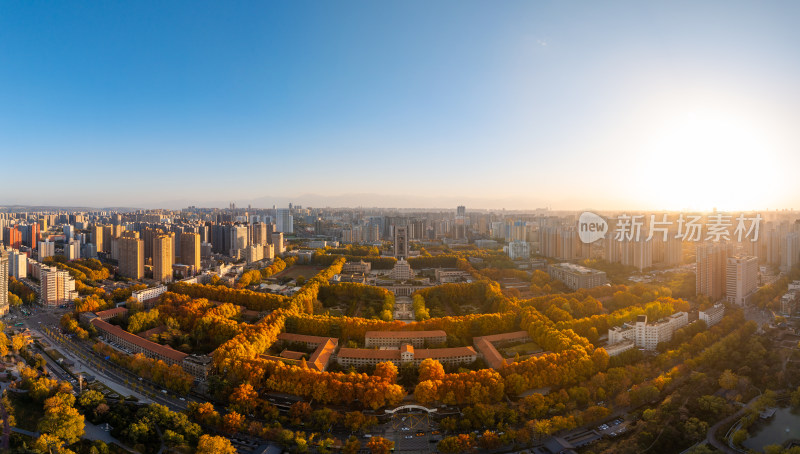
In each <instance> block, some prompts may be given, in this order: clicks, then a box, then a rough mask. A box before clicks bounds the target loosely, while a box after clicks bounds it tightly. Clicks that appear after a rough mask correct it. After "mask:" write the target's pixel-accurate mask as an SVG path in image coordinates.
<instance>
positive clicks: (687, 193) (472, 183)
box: [0, 2, 800, 210]
mask: <svg viewBox="0 0 800 454" xmlns="http://www.w3.org/2000/svg"><path fill="white" fill-rule="evenodd" d="M799 8H800V6H798V5H797V4H795V3H791V2H773V3H765V4H754V3H745V2H737V3H730V2H704V3H696V2H681V3H671V4H669V5H667V4H641V3H639V2H618V3H614V4H613V5H597V4H587V5H581V7H580V8H578V7H577V5H575V4H570V3H568V2H558V3H552V4H528V3H509V4H507V5H505V7H504V8H503V9H499V8H493V7H492V5H489V4H484V3H477V2H469V3H461V2H459V3H454V2H441V3H437V4H434V5H430V4H423V3H413V2H412V3H403V4H399V3H397V4H391V3H389V4H380V5H376V4H370V3H360V2H351V3H344V4H336V5H325V4H307V3H292V4H273V3H243V4H238V5H235V7H231V6H229V5H226V6H225V7H220V6H218V5H215V4H213V3H205V4H198V3H188V2H176V3H172V4H169V5H163V4H155V3H141V2H140V3H136V4H126V3H121V4H108V5H102V6H98V7H96V8H91V9H89V8H75V7H71V6H70V5H50V4H44V3H35V2H26V3H18V4H4V5H2V6H0V30H2V31H0V38H2V42H3V43H4V46H3V48H2V49H0V58H1V59H2V62H3V64H2V65H0V99H2V100H3V104H4V105H5V106H7V107H6V108H5V109H0V149H2V150H3V151H2V153H0V154H2V156H3V157H4V158H5V162H7V163H10V164H11V167H10V168H11V169H15V166H13V163H15V162H22V157H23V156H25V157H26V158H27V159H30V160H32V162H35V163H36V165H37V167H38V168H40V169H43V170H47V169H49V172H50V173H51V174H52V176H51V177H49V178H48V177H45V178H40V179H38V180H36V182H35V183H34V182H32V181H30V180H27V179H26V176H25V173H24V172H21V171H13V172H10V173H7V175H6V177H5V178H4V184H3V185H2V188H3V191H2V195H0V204H4V205H10V204H26V205H88V206H93V207H102V206H133V207H141V208H154V207H165V208H179V207H181V206H187V205H198V206H209V205H218V206H226V204H227V201H229V200H240V201H242V202H246V201H248V200H253V201H255V200H261V199H271V200H275V202H272V203H269V204H268V205H267V206H271V205H272V204H273V203H274V204H278V205H281V204H282V203H280V202H281V201H286V202H288V201H294V202H295V203H298V204H304V205H322V206H327V205H329V206H360V205H361V206H395V207H409V208H411V207H416V208H433V207H448V206H453V205H455V204H456V203H464V204H466V205H468V206H474V207H476V208H477V207H480V208H495V209H500V208H507V209H523V208H527V209H533V208H537V207H551V208H553V209H564V210H578V209H584V208H590V209H595V210H606V209H653V210H660V209H671V210H680V209H704V210H710V209H712V208H713V207H717V208H719V209H722V210H753V209H765V208H769V209H780V208H792V207H797V206H800V197H798V196H796V195H794V194H796V193H800V191H798V189H800V187H798V184H797V183H796V182H795V180H794V179H792V178H791V174H790V172H789V169H791V168H793V167H796V166H797V165H800V154H798V153H795V152H794V148H795V145H794V144H795V143H797V139H798V138H800V133H798V131H797V128H795V127H794V125H795V124H797V123H798V120H800V111H798V109H797V106H798V105H800V91H798V90H797V88H796V84H795V83H794V82H793V81H794V80H797V79H798V76H800V58H799V57H798V55H797V52H795V50H794V49H795V46H794V44H796V43H797V42H798V41H800V30H797V28H796V27H795V26H794V22H793V20H792V19H793V17H796V14H792V12H795V13H796V12H798V9H799ZM422 12H424V13H422ZM632 37H635V39H632ZM32 56H36V58H32ZM17 170H18V169H17ZM130 187H135V190H130ZM304 194H312V195H313V194H319V196H305V195H304ZM304 197H306V198H307V199H308V200H304ZM326 200H327V202H326ZM220 202H221V203H220ZM243 204H244V205H246V203H243Z"/></svg>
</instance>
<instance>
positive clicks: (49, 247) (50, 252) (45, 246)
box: [39, 241, 56, 262]
mask: <svg viewBox="0 0 800 454" xmlns="http://www.w3.org/2000/svg"><path fill="white" fill-rule="evenodd" d="M54 255H56V243H54V242H52V241H42V242H40V243H39V261H40V262H41V261H42V260H43V259H45V258H47V257H52V256H54Z"/></svg>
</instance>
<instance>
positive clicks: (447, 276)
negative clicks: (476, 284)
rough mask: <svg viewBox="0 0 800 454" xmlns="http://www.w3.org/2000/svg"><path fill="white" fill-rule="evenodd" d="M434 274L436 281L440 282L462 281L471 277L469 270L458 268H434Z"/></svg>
mask: <svg viewBox="0 0 800 454" xmlns="http://www.w3.org/2000/svg"><path fill="white" fill-rule="evenodd" d="M434 275H435V276H436V282H438V283H440V284H450V283H453V282H464V281H467V280H469V279H471V278H472V275H471V274H469V271H464V270H459V269H446V268H436V270H435V271H434Z"/></svg>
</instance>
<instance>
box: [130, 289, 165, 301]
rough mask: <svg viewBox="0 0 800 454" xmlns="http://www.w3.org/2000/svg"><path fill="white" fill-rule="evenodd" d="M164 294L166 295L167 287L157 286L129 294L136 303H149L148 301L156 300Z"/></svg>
mask: <svg viewBox="0 0 800 454" xmlns="http://www.w3.org/2000/svg"><path fill="white" fill-rule="evenodd" d="M164 293H167V286H166V285H159V286H157V287H150V288H146V289H144V290H138V291H136V292H133V293H132V294H131V296H133V298H134V299H135V300H136V301H138V302H140V303H144V302H145V301H149V300H153V299H155V298H158V297H159V296H161V295H163V294H164Z"/></svg>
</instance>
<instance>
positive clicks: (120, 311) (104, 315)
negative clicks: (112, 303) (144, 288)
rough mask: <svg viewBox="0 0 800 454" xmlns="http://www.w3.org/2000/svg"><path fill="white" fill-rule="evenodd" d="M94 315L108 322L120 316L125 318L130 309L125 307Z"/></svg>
mask: <svg viewBox="0 0 800 454" xmlns="http://www.w3.org/2000/svg"><path fill="white" fill-rule="evenodd" d="M94 315H96V316H97V318H99V319H100V320H102V321H104V322H107V321H109V320H111V319H112V318H114V317H116V316H118V315H119V316H122V317H125V316H126V315H128V309H126V308H124V307H115V308H113V309H109V310H107V311H100V312H95V313H94Z"/></svg>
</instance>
